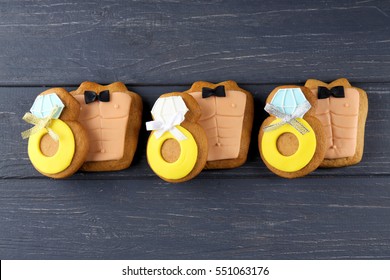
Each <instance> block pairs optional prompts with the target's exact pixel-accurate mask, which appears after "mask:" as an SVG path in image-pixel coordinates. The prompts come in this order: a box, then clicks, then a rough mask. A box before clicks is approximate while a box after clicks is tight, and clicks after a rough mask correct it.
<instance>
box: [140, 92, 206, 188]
mask: <svg viewBox="0 0 390 280" xmlns="http://www.w3.org/2000/svg"><path fill="white" fill-rule="evenodd" d="M152 116H153V121H150V122H147V123H146V129H147V130H148V131H152V133H151V134H150V136H149V139H148V143H147V147H146V156H147V160H148V163H149V166H150V168H151V169H152V170H153V171H154V172H155V173H156V174H157V175H158V176H159V177H160V178H161V179H163V180H165V181H167V182H171V183H178V182H184V181H188V180H190V179H192V178H194V177H195V176H196V175H198V174H199V173H200V172H201V171H202V169H203V168H204V166H205V164H206V161H207V149H208V145H207V136H206V133H205V132H204V130H203V128H202V127H201V126H200V125H199V124H198V121H199V118H200V116H201V109H200V107H199V105H198V103H197V102H196V100H195V99H194V98H193V97H192V96H191V95H189V94H187V93H181V92H172V93H167V94H163V95H161V96H160V97H159V98H158V99H157V101H156V102H155V104H154V106H153V108H152Z"/></svg>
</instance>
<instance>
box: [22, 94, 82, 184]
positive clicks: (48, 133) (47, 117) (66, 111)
mask: <svg viewBox="0 0 390 280" xmlns="http://www.w3.org/2000/svg"><path fill="white" fill-rule="evenodd" d="M79 111H80V106H79V103H78V102H77V100H76V99H75V98H73V96H72V95H70V94H69V93H68V92H67V91H66V90H65V89H62V88H52V89H48V90H46V91H44V92H42V93H41V94H40V95H38V97H37V98H36V99H35V102H34V104H33V106H32V107H31V109H30V112H31V113H26V114H25V116H24V117H23V119H24V120H25V121H27V122H28V123H30V124H33V125H34V127H33V128H30V129H29V130H26V131H24V132H22V137H23V138H29V140H28V156H29V158H30V160H31V163H32V164H33V166H34V167H35V169H36V170H38V171H39V172H40V173H42V174H43V175H45V176H48V177H52V178H65V177H68V176H70V175H72V174H73V173H75V172H76V171H77V170H78V169H79V168H80V167H81V165H82V164H83V163H84V161H85V159H86V157H87V153H88V149H89V143H88V135H87V133H86V131H85V130H84V128H83V127H82V125H81V124H80V123H79V122H78V121H77V119H78V116H79Z"/></svg>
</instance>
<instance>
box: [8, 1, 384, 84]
mask: <svg viewBox="0 0 390 280" xmlns="http://www.w3.org/2000/svg"><path fill="white" fill-rule="evenodd" d="M1 2H2V4H1V5H0V65H1V67H0V84H2V85H55V84H68V85H78V84H80V83H81V82H82V81H85V80H91V81H98V82H100V83H110V82H112V81H116V80H121V81H123V82H125V83H127V84H129V83H131V84H147V85H150V84H154V85H163V84H164V85H169V84H190V83H192V82H193V81H196V80H212V82H218V81H222V80H228V79H232V80H236V81H239V82H240V83H286V84H289V83H297V82H300V83H303V82H304V81H305V79H306V78H318V79H321V80H333V78H334V77H343V76H346V77H349V78H350V79H351V80H352V82H356V81H359V82H378V81H379V82H390V74H389V73H390V71H389V69H390V16H389V15H390V2H389V1H381V0H374V1H360V0H355V1H351V0H346V1H339V0H327V1H311V0H304V1H299V2H298V1H296V2H294V3H292V2H291V1H289V0H282V1H272V0H266V1H256V0H246V1H239V2H238V1H234V0H229V1H220V0H214V1H176V0H175V1H161V0H150V1H136V0H134V1H125V0H115V1H112V0H102V1H101V0H99V1H98V0H92V1H64V0H43V1H25V0H14V1H6V2H5V1H1ZM162 73H163V74H162Z"/></svg>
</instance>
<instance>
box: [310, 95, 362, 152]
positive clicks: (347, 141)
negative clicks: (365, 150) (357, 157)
mask: <svg viewBox="0 0 390 280" xmlns="http://www.w3.org/2000/svg"><path fill="white" fill-rule="evenodd" d="M311 91H312V92H313V93H314V94H315V95H316V96H317V94H318V89H317V88H316V89H311ZM344 93H345V98H335V97H333V96H331V97H330V98H326V99H318V103H317V110H316V117H317V118H318V119H319V120H320V121H321V123H322V125H323V127H324V129H325V132H326V134H327V136H328V150H327V151H326V154H325V158H326V159H337V158H344V157H351V156H353V155H354V154H355V152H356V141H357V127H358V117H359V92H358V91H357V90H356V89H354V88H344Z"/></svg>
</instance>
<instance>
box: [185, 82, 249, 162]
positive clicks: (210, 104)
mask: <svg viewBox="0 0 390 280" xmlns="http://www.w3.org/2000/svg"><path fill="white" fill-rule="evenodd" d="M185 92H186V93H188V94H190V95H191V96H192V97H194V98H195V100H196V101H197V102H198V104H199V106H200V109H201V113H202V114H201V117H200V119H199V124H200V125H201V126H202V128H203V129H204V130H205V132H206V135H207V141H208V146H209V147H208V155H207V163H206V166H205V169H225V168H234V167H238V166H240V165H242V164H244V163H245V161H246V159H247V155H248V149H249V144H250V140H251V132H252V124H253V110H254V109H253V97H252V94H251V93H249V92H248V91H246V90H244V89H242V88H240V87H239V86H238V85H237V83H236V82H234V81H225V82H222V83H219V84H212V83H208V82H203V81H199V82H195V83H194V84H193V85H192V86H191V88H190V89H189V90H187V91H185Z"/></svg>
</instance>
